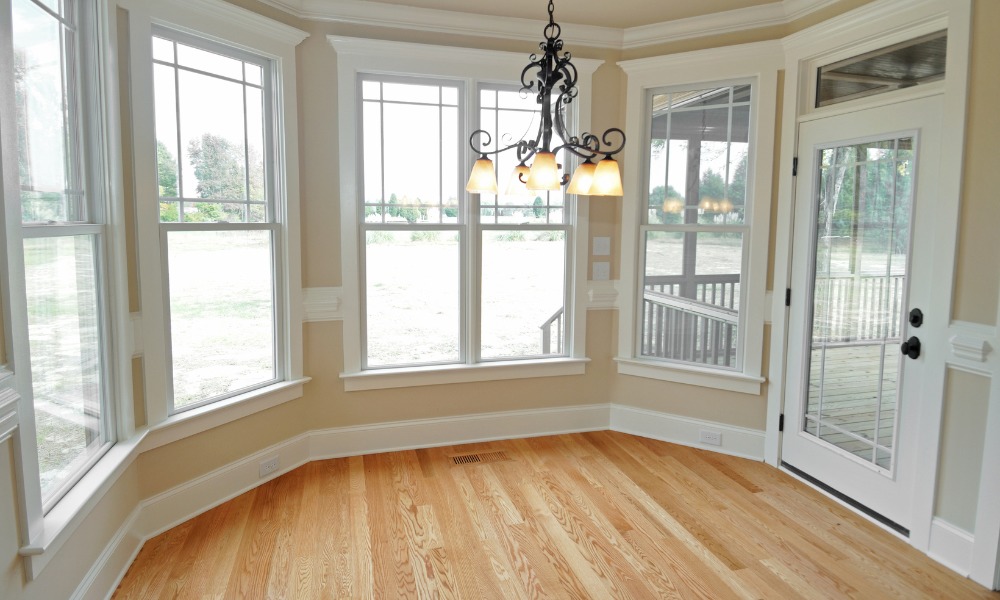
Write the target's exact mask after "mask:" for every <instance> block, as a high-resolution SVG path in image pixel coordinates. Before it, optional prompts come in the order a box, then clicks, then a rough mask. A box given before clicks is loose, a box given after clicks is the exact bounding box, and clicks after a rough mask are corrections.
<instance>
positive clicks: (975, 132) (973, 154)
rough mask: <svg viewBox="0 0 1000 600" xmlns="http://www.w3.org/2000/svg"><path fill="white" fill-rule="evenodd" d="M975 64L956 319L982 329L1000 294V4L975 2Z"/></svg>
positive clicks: (989, 0)
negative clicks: (998, 106)
mask: <svg viewBox="0 0 1000 600" xmlns="http://www.w3.org/2000/svg"><path fill="white" fill-rule="evenodd" d="M972 11H973V12H972V17H973V18H972V23H973V26H972V65H971V71H970V73H969V106H968V113H967V118H968V125H967V126H966V128H965V133H966V142H965V171H964V172H963V177H964V181H963V186H962V214H961V220H960V224H959V235H958V260H957V270H956V276H955V296H954V309H953V311H952V315H953V318H955V319H958V320H960V321H971V322H974V323H982V324H984V325H994V324H996V323H995V322H996V319H997V304H998V298H997V294H998V291H1000V235H997V227H998V226H1000V193H998V191H997V184H996V181H997V176H996V170H997V158H998V157H1000V152H998V151H997V140H998V139H1000V111H997V109H996V103H997V98H1000V77H997V73H1000V39H998V37H997V32H996V26H997V24H998V23H1000V2H996V1H995V0H976V2H975V4H974V5H973V9H972Z"/></svg>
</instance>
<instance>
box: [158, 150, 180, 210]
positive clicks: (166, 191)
mask: <svg viewBox="0 0 1000 600" xmlns="http://www.w3.org/2000/svg"><path fill="white" fill-rule="evenodd" d="M156 175H157V180H158V181H159V184H160V197H161V198H176V197H177V159H175V158H174V155H173V154H171V153H170V150H169V149H168V148H167V145H166V144H164V143H163V142H161V141H160V140H156Z"/></svg>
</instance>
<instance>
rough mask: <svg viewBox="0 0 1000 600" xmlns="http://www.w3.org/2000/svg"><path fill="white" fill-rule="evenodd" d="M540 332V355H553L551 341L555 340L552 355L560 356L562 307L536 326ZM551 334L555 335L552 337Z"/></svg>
mask: <svg viewBox="0 0 1000 600" xmlns="http://www.w3.org/2000/svg"><path fill="white" fill-rule="evenodd" d="M538 328H539V329H541V330H542V354H553V352H552V339H553V338H555V340H556V351H555V352H554V354H562V343H563V307H561V306H560V307H559V310H557V311H556V312H555V313H553V314H552V316H551V317H549V318H548V319H546V321H545V322H544V323H542V324H541V325H539V326H538ZM553 333H554V334H555V335H553Z"/></svg>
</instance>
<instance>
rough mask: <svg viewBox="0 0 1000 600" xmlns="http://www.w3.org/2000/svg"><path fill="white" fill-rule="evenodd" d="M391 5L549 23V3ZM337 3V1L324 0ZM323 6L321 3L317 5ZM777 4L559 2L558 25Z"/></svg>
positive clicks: (749, 0)
mask: <svg viewBox="0 0 1000 600" xmlns="http://www.w3.org/2000/svg"><path fill="white" fill-rule="evenodd" d="M375 1H376V2H377V3H379V4H390V5H399V6H408V7H416V8H428V9H434V10H447V11H453V12H464V13H472V14H478V15H484V16H495V17H515V18H520V19H533V20H547V19H548V13H547V6H546V5H547V3H546V0H502V1H501V2H496V1H490V2H486V1H484V0H375ZM325 2H328V3H329V4H336V3H337V0H325ZM315 4H317V5H318V4H320V3H318V2H317V3H315ZM764 4H778V5H780V4H781V2H780V0H779V1H777V2H775V0H697V1H693V0H612V1H608V0H556V2H555V20H556V22H557V23H575V24H578V25H593V26H599V27H614V28H618V29H627V28H630V27H639V26H642V25H650V24H654V23H663V22H666V21H676V20H678V19H686V18H690V17H700V16H704V15H708V14H712V13H717V12H725V11H729V10H735V9H740V8H748V7H754V6H760V5H764Z"/></svg>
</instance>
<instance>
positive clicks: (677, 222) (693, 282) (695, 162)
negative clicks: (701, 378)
mask: <svg viewBox="0 0 1000 600" xmlns="http://www.w3.org/2000/svg"><path fill="white" fill-rule="evenodd" d="M751 91H752V86H751V85H749V84H738V85H725V86H712V87H698V88H695V89H691V88H685V89H669V90H655V91H651V92H650V93H649V95H648V103H647V106H646V109H647V111H648V113H649V114H650V115H651V116H650V120H649V132H650V133H649V151H648V154H647V157H646V160H647V164H648V170H649V185H648V186H647V187H646V189H644V190H643V191H644V192H645V196H646V202H645V206H646V207H647V211H646V214H645V218H644V223H643V224H642V226H641V227H640V232H641V233H640V238H641V243H642V248H643V250H642V263H643V267H644V268H643V273H642V304H641V312H640V319H639V331H638V347H637V354H638V355H639V356H641V357H650V358H657V359H663V360H671V361H678V362H683V363H689V364H696V365H711V366H714V367H722V368H729V369H738V368H739V366H740V363H741V361H742V351H741V350H742V348H741V345H740V343H739V342H740V335H741V328H740V320H741V319H740V304H741V298H742V294H741V289H742V288H741V285H740V283H741V281H742V274H743V272H744V271H745V263H746V258H747V252H746V246H747V243H748V242H749V239H748V238H749V236H748V234H749V228H748V226H747V219H746V216H747V215H746V212H747V193H746V190H747V173H748V164H749V159H750V154H749V147H750V108H751V102H750V101H751Z"/></svg>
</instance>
